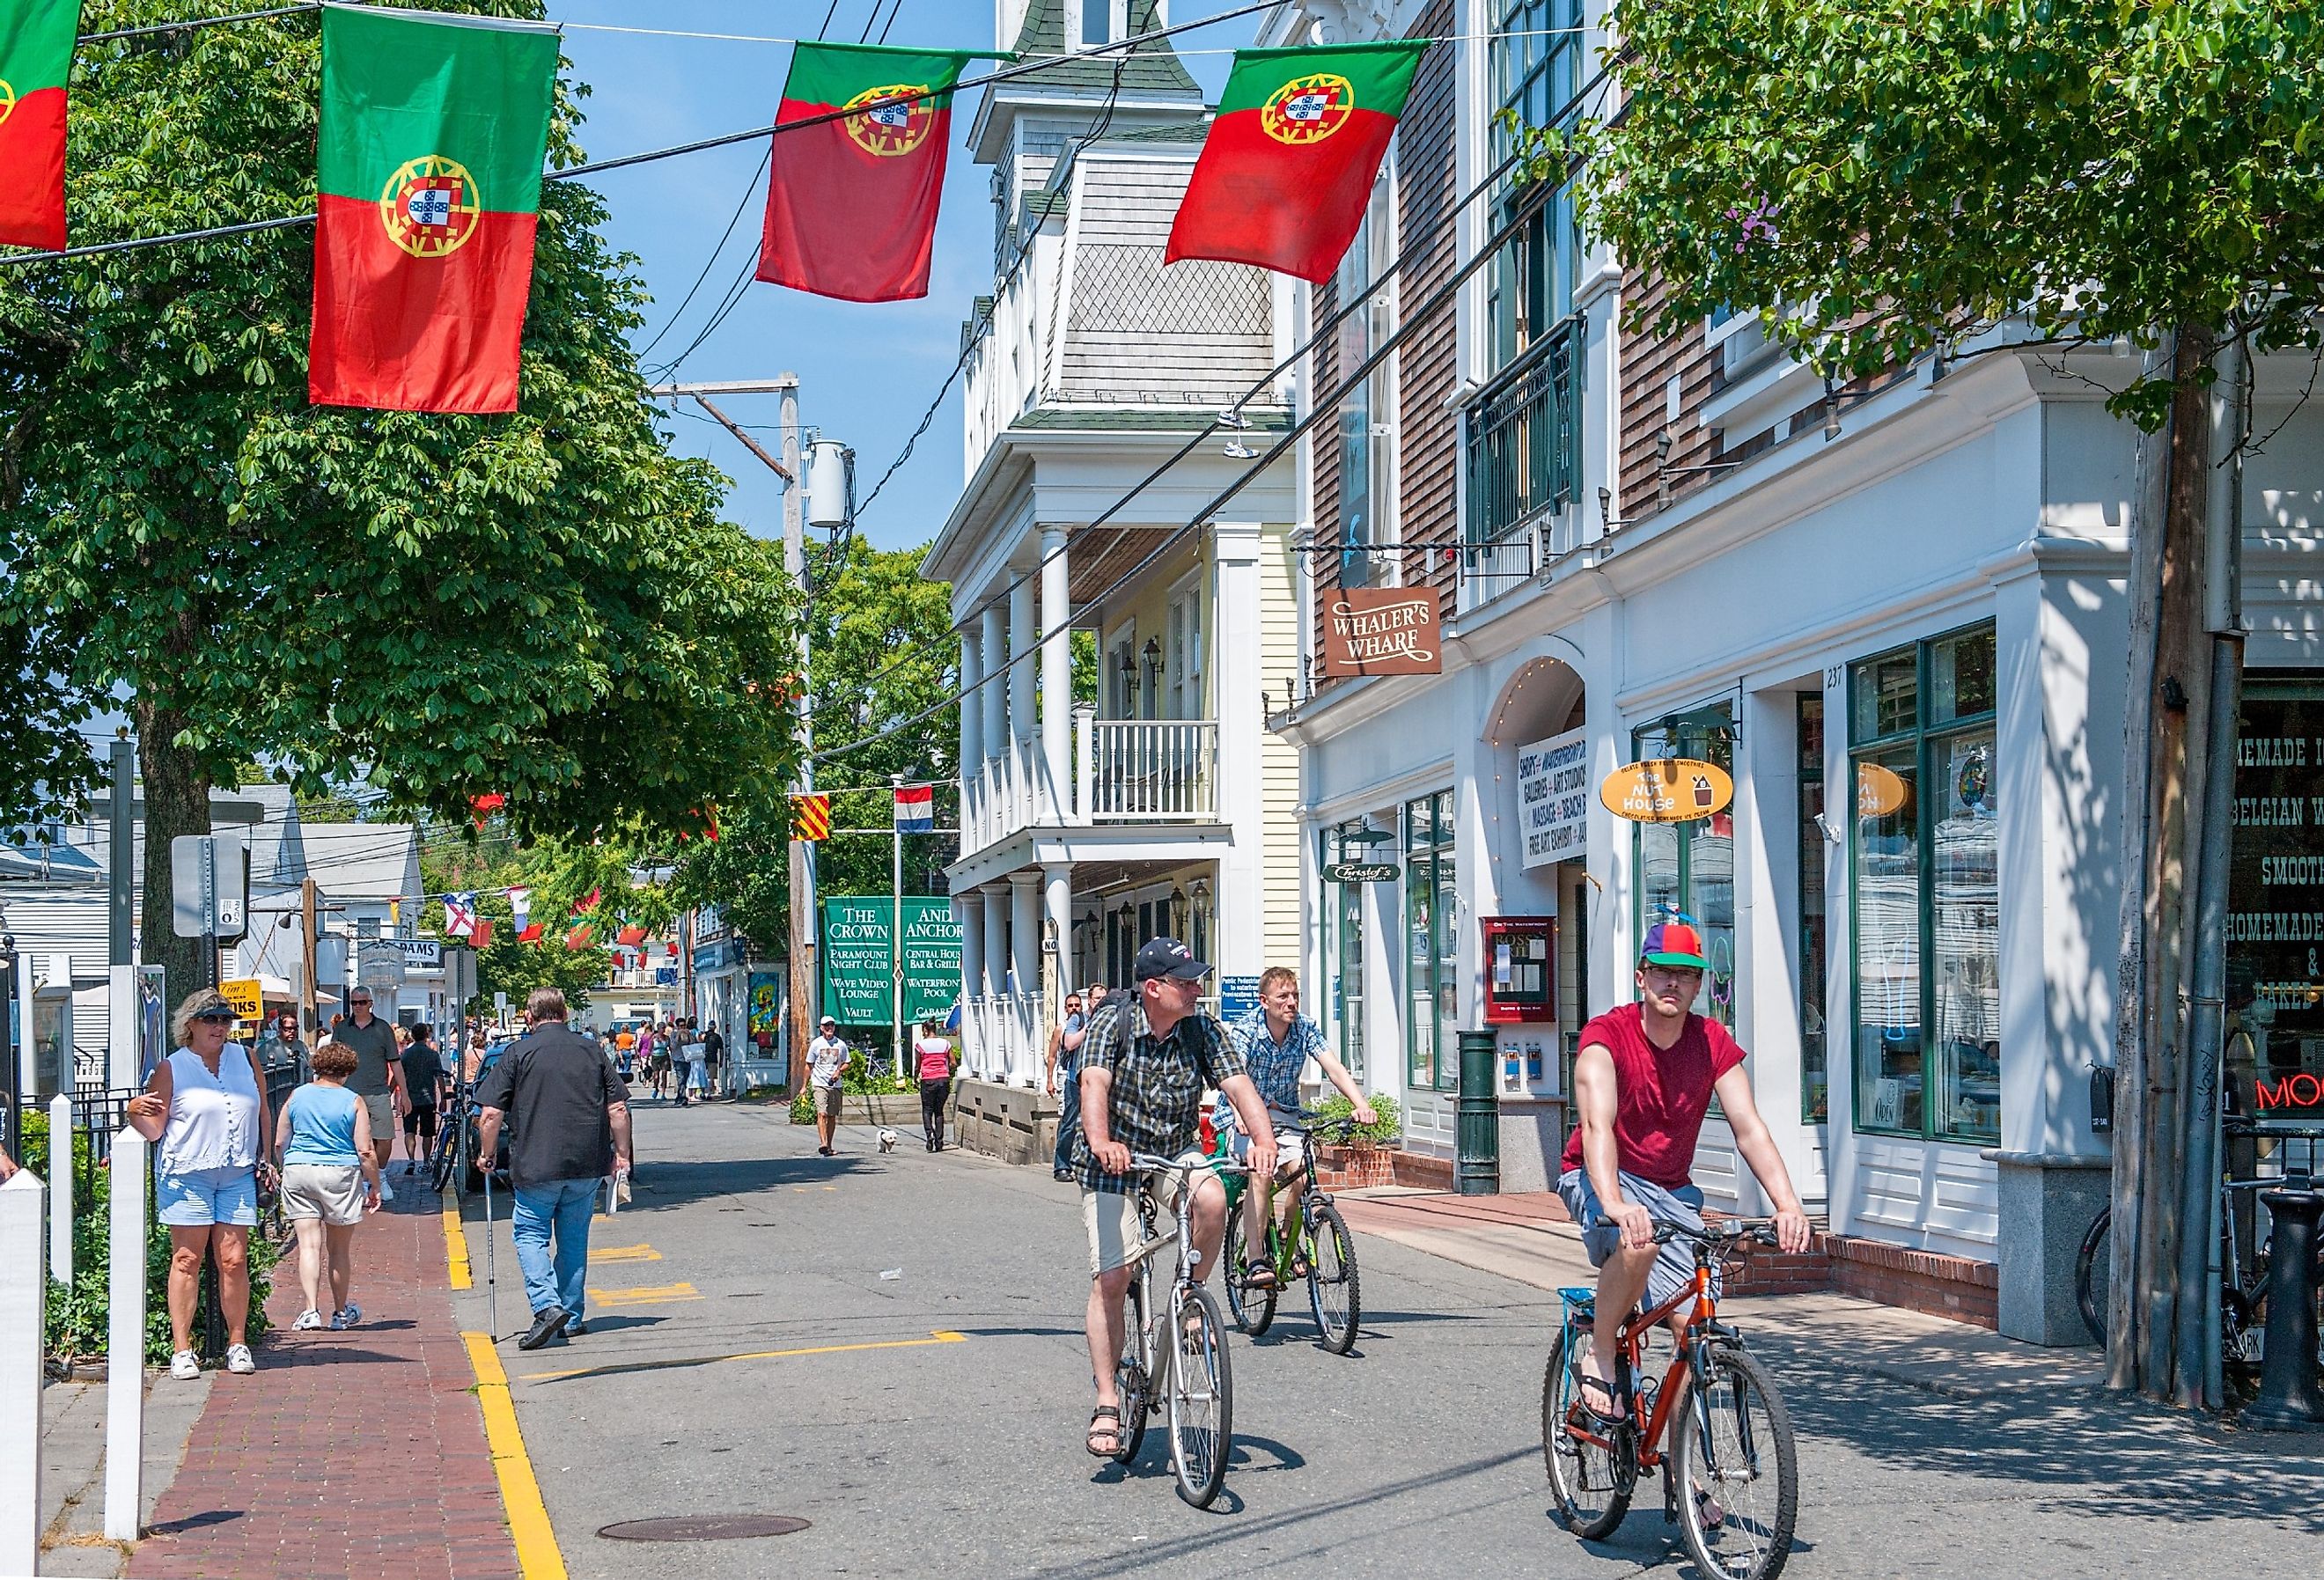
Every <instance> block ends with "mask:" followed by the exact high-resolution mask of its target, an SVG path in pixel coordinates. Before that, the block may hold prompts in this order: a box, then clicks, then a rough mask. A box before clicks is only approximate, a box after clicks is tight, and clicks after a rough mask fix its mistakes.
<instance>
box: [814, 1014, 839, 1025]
mask: <svg viewBox="0 0 2324 1580" xmlns="http://www.w3.org/2000/svg"><path fill="white" fill-rule="evenodd" d="M817 1024H819V1025H825V1026H836V1025H838V1024H839V1017H838V1016H836V1015H825V1017H824V1018H823V1019H822V1021H819V1022H817Z"/></svg>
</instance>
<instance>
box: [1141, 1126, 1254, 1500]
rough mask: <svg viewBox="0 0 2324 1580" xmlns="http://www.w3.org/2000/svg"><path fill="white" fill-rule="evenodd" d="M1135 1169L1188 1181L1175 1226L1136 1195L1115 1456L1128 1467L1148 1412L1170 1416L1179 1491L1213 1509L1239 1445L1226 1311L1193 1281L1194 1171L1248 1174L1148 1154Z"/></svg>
mask: <svg viewBox="0 0 2324 1580" xmlns="http://www.w3.org/2000/svg"><path fill="white" fill-rule="evenodd" d="M1130 1168H1132V1169H1136V1170H1138V1171H1139V1172H1140V1173H1146V1172H1153V1173H1168V1172H1176V1173H1177V1174H1179V1175H1180V1176H1181V1178H1180V1179H1179V1181H1178V1206H1177V1222H1176V1224H1174V1225H1173V1226H1172V1227H1170V1228H1168V1229H1162V1230H1159V1231H1157V1226H1156V1224H1155V1216H1156V1214H1155V1204H1154V1198H1153V1197H1150V1196H1148V1194H1147V1193H1146V1192H1144V1191H1142V1190H1141V1191H1139V1193H1138V1218H1139V1227H1140V1229H1141V1230H1142V1231H1143V1233H1142V1235H1141V1237H1140V1239H1139V1243H1138V1245H1137V1246H1136V1248H1135V1249H1133V1250H1132V1251H1131V1252H1130V1258H1129V1263H1130V1266H1131V1267H1133V1268H1135V1269H1136V1270H1137V1276H1136V1277H1134V1278H1133V1279H1131V1280H1130V1288H1129V1289H1127V1290H1126V1291H1125V1292H1124V1293H1123V1295H1122V1302H1123V1307H1122V1323H1121V1328H1122V1342H1121V1360H1120V1363H1118V1365H1117V1367H1116V1369H1115V1378H1116V1380H1117V1381H1118V1383H1119V1385H1120V1391H1121V1429H1120V1437H1118V1439H1117V1444H1118V1446H1117V1448H1116V1450H1115V1452H1114V1455H1113V1457H1114V1458H1115V1460H1117V1461H1118V1462H1120V1464H1123V1465H1128V1464H1129V1463H1130V1461H1131V1460H1133V1459H1135V1458H1137V1457H1138V1449H1139V1445H1140V1444H1142V1443H1143V1442H1144V1441H1145V1440H1146V1418H1147V1417H1148V1415H1150V1414H1153V1413H1156V1412H1157V1411H1158V1412H1164V1413H1166V1414H1167V1417H1168V1418H1169V1430H1170V1468H1171V1470H1172V1472H1173V1473H1174V1474H1176V1477H1177V1480H1178V1496H1179V1497H1181V1498H1183V1499H1185V1501H1187V1502H1189V1503H1192V1504H1193V1505H1194V1507H1195V1508H1197V1509H1207V1508H1209V1507H1210V1506H1211V1502H1212V1501H1213V1499H1215V1498H1216V1497H1217V1496H1218V1495H1219V1489H1220V1488H1221V1487H1222V1486H1223V1485H1224V1484H1225V1483H1226V1474H1227V1460H1228V1458H1229V1456H1230V1455H1231V1454H1232V1453H1233V1451H1234V1383H1233V1379H1232V1377H1231V1375H1230V1373H1229V1371H1228V1367H1227V1330H1226V1322H1225V1319H1224V1318H1222V1317H1221V1316H1220V1315H1219V1303H1218V1300H1217V1298H1215V1297H1213V1295H1212V1293H1211V1292H1210V1290H1208V1289H1204V1288H1203V1286H1202V1285H1200V1284H1198V1283H1196V1282H1195V1281H1194V1264H1193V1263H1192V1261H1190V1260H1189V1258H1188V1248H1189V1247H1190V1246H1192V1245H1193V1244H1194V1223H1193V1218H1192V1214H1193V1212H1194V1179H1193V1178H1192V1176H1193V1174H1194V1171H1195V1170H1196V1169H1214V1170H1216V1171H1218V1172H1220V1173H1222V1174H1231V1173H1240V1172H1243V1170H1242V1169H1241V1168H1240V1166H1239V1165H1237V1164H1234V1163H1231V1162H1227V1161H1224V1160H1218V1159H1213V1160H1208V1161H1205V1162H1200V1163H1196V1162H1185V1163H1181V1162H1179V1161H1178V1160H1175V1159H1171V1158H1157V1157H1151V1156H1148V1155H1145V1154H1142V1153H1139V1154H1132V1155H1131V1157H1130ZM1172 1245H1175V1246H1176V1247H1177V1251H1178V1254H1177V1266H1176V1270H1174V1271H1173V1273H1172V1274H1171V1277H1170V1281H1169V1284H1168V1286H1167V1289H1165V1290H1164V1291H1163V1292H1162V1293H1161V1295H1160V1296H1159V1297H1158V1298H1157V1295H1156V1292H1155V1289H1154V1284H1155V1279H1154V1263H1155V1261H1156V1259H1157V1256H1158V1254H1159V1253H1160V1252H1162V1251H1163V1250H1164V1249H1165V1248H1166V1247H1168V1246H1172Z"/></svg>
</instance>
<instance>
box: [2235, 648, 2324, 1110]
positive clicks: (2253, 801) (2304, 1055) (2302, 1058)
mask: <svg viewBox="0 0 2324 1580" xmlns="http://www.w3.org/2000/svg"><path fill="white" fill-rule="evenodd" d="M2319 769H2324V675H2319V674H2316V673H2312V672H2310V673H2302V674H2298V675H2274V676H2257V675H2255V676H2246V678H2245V680H2244V696H2243V707H2242V716H2241V721H2240V727H2239V729H2238V731H2237V735H2236V804H2235V834H2234V845H2233V846H2232V849H2231V854H2230V855H2229V858H2228V864H2227V1013H2228V1016H2229V1018H2230V1021H2231V1023H2232V1025H2233V1028H2234V1029H2235V1030H2239V1031H2241V1032H2243V1033H2244V1035H2243V1036H2241V1037H2232V1038H2230V1039H2228V1044H2227V1048H2228V1064H2227V1086H2228V1090H2229V1093H2230V1097H2231V1101H2232V1102H2233V1103H2234V1104H2235V1106H2236V1109H2237V1111H2238V1112H2241V1113H2247V1114H2251V1115H2254V1116H2255V1117H2257V1118H2260V1119H2272V1120H2282V1119H2292V1120H2301V1121H2307V1122H2313V1121H2315V1120H2318V1119H2319V1118H2324V795H2319V790H2324V772H2319Z"/></svg>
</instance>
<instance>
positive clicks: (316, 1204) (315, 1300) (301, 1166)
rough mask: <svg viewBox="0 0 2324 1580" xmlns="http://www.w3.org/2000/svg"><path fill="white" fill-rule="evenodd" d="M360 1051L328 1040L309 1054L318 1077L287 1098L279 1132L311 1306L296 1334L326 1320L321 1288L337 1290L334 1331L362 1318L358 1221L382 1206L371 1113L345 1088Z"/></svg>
mask: <svg viewBox="0 0 2324 1580" xmlns="http://www.w3.org/2000/svg"><path fill="white" fill-rule="evenodd" d="M355 1062H356V1061H355V1049H352V1048H349V1047H347V1046H346V1044H345V1043H340V1042H326V1043H324V1044H322V1045H321V1046H320V1047H318V1048H317V1049H315V1051H314V1053H313V1054H312V1055H311V1056H309V1065H310V1066H311V1067H313V1069H314V1072H315V1078H314V1080H313V1081H311V1082H309V1084H308V1085H306V1086H301V1087H300V1088H299V1089H298V1090H297V1091H295V1092H293V1093H291V1095H290V1096H289V1097H288V1098H286V1099H285V1100H284V1102H283V1104H282V1119H281V1123H280V1124H279V1125H278V1126H277V1127H276V1130H275V1135H274V1150H275V1153H276V1155H277V1156H278V1158H279V1159H280V1160H281V1170H282V1215H283V1216H284V1217H286V1218H289V1219H290V1220H291V1231H292V1232H293V1233H294V1234H297V1235H298V1237H299V1287H300V1289H303V1290H305V1291H306V1295H307V1308H306V1309H305V1310H303V1311H301V1312H300V1313H299V1317H298V1320H297V1321H295V1322H293V1323H292V1324H291V1331H292V1332H293V1333H307V1332H311V1331H313V1330H315V1329H317V1328H319V1327H322V1326H325V1324H324V1318H323V1291H324V1289H326V1288H328V1289H329V1290H330V1295H331V1316H330V1321H329V1326H330V1327H331V1329H332V1330H333V1331H334V1332H340V1331H344V1330H346V1329H347V1328H350V1327H353V1326H355V1324H356V1323H358V1322H361V1321H362V1320H363V1307H360V1306H358V1305H356V1304H355V1296H354V1293H353V1290H352V1289H351V1288H350V1286H351V1285H352V1284H353V1282H354V1280H355V1225H356V1224H360V1223H362V1222H363V1217H364V1213H365V1212H371V1211H376V1210H378V1207H379V1205H380V1195H379V1187H380V1178H379V1165H378V1163H377V1162H376V1161H375V1160H374V1159H373V1157H372V1150H371V1111H370V1109H369V1108H368V1107H366V1106H365V1104H364V1102H363V1100H362V1099H361V1098H359V1097H357V1096H356V1095H355V1094H354V1093H353V1092H350V1091H348V1090H347V1077H348V1076H351V1075H353V1074H355Z"/></svg>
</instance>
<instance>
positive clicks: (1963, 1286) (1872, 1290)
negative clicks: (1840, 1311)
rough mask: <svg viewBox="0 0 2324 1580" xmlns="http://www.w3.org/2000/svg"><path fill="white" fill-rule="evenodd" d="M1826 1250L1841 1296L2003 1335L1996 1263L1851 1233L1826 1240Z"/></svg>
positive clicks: (1997, 1266)
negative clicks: (1863, 1237) (1911, 1248)
mask: <svg viewBox="0 0 2324 1580" xmlns="http://www.w3.org/2000/svg"><path fill="white" fill-rule="evenodd" d="M1825 1247H1826V1251H1827V1253H1828V1254H1829V1255H1830V1257H1831V1287H1832V1289H1834V1290H1835V1291H1837V1292H1838V1293H1840V1294H1842V1295H1853V1296H1855V1297H1856V1298H1858V1299H1860V1300H1877V1301H1879V1302H1880V1303H1881V1304H1882V1305H1884V1306H1902V1307H1905V1308H1906V1309H1908V1310H1912V1311H1925V1312H1927V1313H1928V1314H1929V1315H1930V1316H1932V1317H1950V1318H1952V1320H1954V1321H1955V1322H1967V1323H1972V1324H1974V1325H1975V1326H1978V1327H1985V1328H1992V1329H1995V1330H1997V1331H1998V1330H1999V1328H2000V1326H2001V1305H2000V1301H2001V1294H2000V1291H2001V1269H2000V1267H1999V1265H1998V1264H1997V1263H1995V1262H1990V1261H1977V1260H1976V1259H1974V1258H1972V1257H1966V1256H1946V1255H1943V1254H1941V1253H1940V1252H1933V1251H1913V1250H1909V1249H1907V1248H1906V1247H1904V1246H1902V1245H1888V1244H1884V1243H1881V1242H1880V1241H1877V1240H1864V1239H1859V1238H1858V1237H1856V1236H1854V1235H1849V1234H1833V1235H1830V1236H1827V1237H1826V1241H1825Z"/></svg>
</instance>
